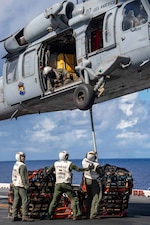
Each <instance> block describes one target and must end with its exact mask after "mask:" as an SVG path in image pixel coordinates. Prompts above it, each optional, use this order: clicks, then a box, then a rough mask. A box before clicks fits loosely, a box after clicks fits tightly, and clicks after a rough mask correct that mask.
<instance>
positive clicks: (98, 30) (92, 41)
mask: <svg viewBox="0 0 150 225" xmlns="http://www.w3.org/2000/svg"><path fill="white" fill-rule="evenodd" d="M102 27H103V17H102V18H97V19H95V20H93V21H92V22H91V25H90V26H89V29H88V31H87V36H88V39H89V40H88V42H89V45H88V47H89V49H88V52H89V53H90V52H94V51H96V50H98V49H101V48H103V35H102V29H103V28H102Z"/></svg>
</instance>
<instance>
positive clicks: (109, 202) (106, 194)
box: [100, 165, 133, 216]
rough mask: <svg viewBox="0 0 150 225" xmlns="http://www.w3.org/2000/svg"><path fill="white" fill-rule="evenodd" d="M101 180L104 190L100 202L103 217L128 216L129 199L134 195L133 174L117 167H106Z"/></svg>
mask: <svg viewBox="0 0 150 225" xmlns="http://www.w3.org/2000/svg"><path fill="white" fill-rule="evenodd" d="M104 169H105V174H104V176H103V177H102V178H101V184H102V188H103V192H102V193H103V194H102V199H101V202H100V215H101V216H126V214H127V209H128V202H129V197H130V195H131V194H132V187H133V178H132V174H131V173H130V172H129V171H128V170H126V169H124V168H119V167H116V166H111V165H105V166H104Z"/></svg>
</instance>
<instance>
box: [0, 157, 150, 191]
mask: <svg viewBox="0 0 150 225" xmlns="http://www.w3.org/2000/svg"><path fill="white" fill-rule="evenodd" d="M70 160H71V159H70ZM54 161H55V160H35V161H26V165H27V168H28V170H29V171H33V170H39V169H41V168H44V167H48V166H51V165H52V164H53V162H54ZM71 161H72V162H73V163H74V164H76V165H77V166H79V167H81V161H82V160H81V159H76V160H71ZM99 162H100V163H101V165H105V164H110V165H114V166H118V167H121V168H125V169H127V170H129V171H130V172H131V173H132V176H133V185H134V186H133V188H135V189H145V190H146V189H148V188H149V187H150V159H100V160H99ZM14 163H15V162H13V161H4V162H1V161H0V183H10V182H11V172H12V167H13V165H14ZM81 179H82V172H76V171H73V184H80V183H81Z"/></svg>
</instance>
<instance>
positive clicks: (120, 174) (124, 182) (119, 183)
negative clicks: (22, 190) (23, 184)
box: [8, 164, 133, 219]
mask: <svg viewBox="0 0 150 225" xmlns="http://www.w3.org/2000/svg"><path fill="white" fill-rule="evenodd" d="M103 169H104V175H103V177H102V178H99V184H100V186H101V188H102V194H100V208H99V214H100V215H101V216H102V217H123V216H126V214H127V209H128V202H129V197H130V194H131V193H132V187H133V179H132V174H131V173H130V172H129V171H128V170H126V169H123V168H119V167H116V166H111V165H108V164H106V165H105V166H103ZM45 171H46V168H44V169H39V170H35V171H29V174H28V175H29V183H30V189H29V197H30V203H29V216H30V217H32V218H34V219H39V218H42V217H43V216H45V215H46V214H47V212H48V207H49V204H50V202H51V200H52V198H53V193H54V184H55V176H54V175H53V174H49V175H46V173H45ZM73 189H74V191H75V193H76V196H77V197H78V199H79V207H80V209H81V211H82V215H83V217H84V216H86V198H87V192H86V188H85V185H84V183H83V182H81V185H73ZM8 204H9V207H8V217H9V218H11V217H12V211H13V186H12V185H10V190H9V193H8ZM18 217H21V208H20V211H19V215H18ZM71 217H72V208H71V201H70V199H69V197H68V196H67V195H66V194H65V193H63V195H62V196H61V198H60V201H59V203H58V205H57V208H56V209H55V212H54V218H55V219H62V218H71Z"/></svg>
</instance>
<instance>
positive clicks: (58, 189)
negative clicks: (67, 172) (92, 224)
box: [48, 183, 81, 217]
mask: <svg viewBox="0 0 150 225" xmlns="http://www.w3.org/2000/svg"><path fill="white" fill-rule="evenodd" d="M63 193H66V194H67V195H68V197H69V198H70V200H71V206H72V211H73V216H74V217H77V216H80V215H81V210H80V206H79V200H78V197H77V196H76V194H75V192H74V190H73V188H72V186H71V184H68V183H60V184H55V189H54V195H53V199H52V201H51V203H50V206H49V209H48V215H49V216H53V214H54V210H55V208H56V206H57V204H58V203H59V200H60V197H61V195H62V194H63Z"/></svg>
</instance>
